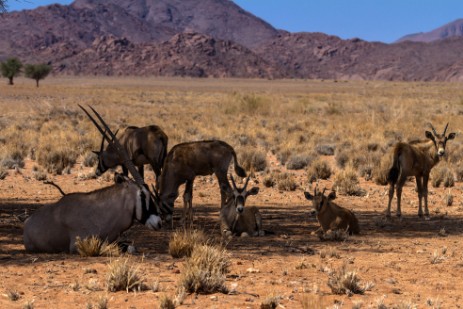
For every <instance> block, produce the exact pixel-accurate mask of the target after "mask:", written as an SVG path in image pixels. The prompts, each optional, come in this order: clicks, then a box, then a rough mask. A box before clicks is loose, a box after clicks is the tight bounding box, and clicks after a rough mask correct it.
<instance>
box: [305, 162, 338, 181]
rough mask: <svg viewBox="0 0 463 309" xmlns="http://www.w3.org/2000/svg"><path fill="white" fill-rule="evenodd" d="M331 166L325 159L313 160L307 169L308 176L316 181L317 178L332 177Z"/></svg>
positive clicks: (309, 179) (310, 179)
mask: <svg viewBox="0 0 463 309" xmlns="http://www.w3.org/2000/svg"><path fill="white" fill-rule="evenodd" d="M331 173H332V171H331V167H330V166H329V165H328V163H327V162H326V161H324V160H320V159H319V160H317V161H315V162H313V163H312V164H311V165H310V167H309V168H308V169H307V178H308V181H309V182H314V181H316V180H317V179H328V178H330V177H331Z"/></svg>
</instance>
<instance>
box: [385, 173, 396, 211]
mask: <svg viewBox="0 0 463 309" xmlns="http://www.w3.org/2000/svg"><path fill="white" fill-rule="evenodd" d="M394 186H395V184H394V183H393V182H391V183H390V184H389V201H388V203H387V210H386V217H388V218H390V217H391V204H392V199H393V198H394Z"/></svg>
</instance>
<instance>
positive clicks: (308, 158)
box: [286, 154, 314, 170]
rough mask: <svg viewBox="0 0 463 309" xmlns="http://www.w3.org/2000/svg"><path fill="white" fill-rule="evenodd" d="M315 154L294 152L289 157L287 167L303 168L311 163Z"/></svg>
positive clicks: (291, 168) (292, 168)
mask: <svg viewBox="0 0 463 309" xmlns="http://www.w3.org/2000/svg"><path fill="white" fill-rule="evenodd" d="M313 159H314V156H313V155H312V154H294V155H291V156H290V157H289V158H288V161H287V162H286V168H287V169H288V170H301V169H303V168H305V167H306V166H308V165H310V163H311V162H312V161H313Z"/></svg>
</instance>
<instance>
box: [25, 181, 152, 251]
mask: <svg viewBox="0 0 463 309" xmlns="http://www.w3.org/2000/svg"><path fill="white" fill-rule="evenodd" d="M115 182H116V183H115V184H114V185H112V186H109V187H106V188H102V189H99V190H96V191H92V192H88V193H69V194H66V195H65V196H63V197H62V198H61V199H60V200H59V201H58V202H56V203H54V204H50V205H45V206H43V207H41V208H39V209H38V210H36V211H35V212H34V213H33V214H32V215H31V216H30V217H29V218H27V220H26V221H25V224H24V245H25V247H26V251H28V252H49V253H55V252H71V253H74V252H76V246H75V242H76V237H80V238H81V239H84V238H87V237H90V236H97V237H98V238H100V239H102V240H107V241H108V242H113V241H115V240H116V239H117V238H118V237H119V235H120V234H121V233H122V232H124V231H125V230H127V229H128V228H129V227H131V226H132V224H133V221H134V219H135V220H137V221H139V222H141V223H142V224H145V225H146V226H147V227H148V228H150V229H153V230H158V229H160V228H161V218H160V217H159V214H158V211H157V209H156V207H155V204H154V202H153V200H152V198H151V194H150V192H149V190H148V189H147V188H146V187H145V186H140V185H139V184H137V183H136V182H135V181H133V180H130V179H129V178H127V177H126V176H123V175H120V174H116V176H115Z"/></svg>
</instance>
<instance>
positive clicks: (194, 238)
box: [169, 229, 207, 258]
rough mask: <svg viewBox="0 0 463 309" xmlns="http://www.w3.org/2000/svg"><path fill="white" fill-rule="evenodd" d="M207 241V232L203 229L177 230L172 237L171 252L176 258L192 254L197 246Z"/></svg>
mask: <svg viewBox="0 0 463 309" xmlns="http://www.w3.org/2000/svg"><path fill="white" fill-rule="evenodd" d="M206 242H207V237H206V234H204V232H203V231H201V230H189V229H184V230H177V231H175V232H174V233H172V236H171V237H170V241H169V254H170V255H171V256H172V257H174V258H181V257H184V256H191V252H193V248H194V247H195V246H199V245H203V244H205V243H206Z"/></svg>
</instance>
